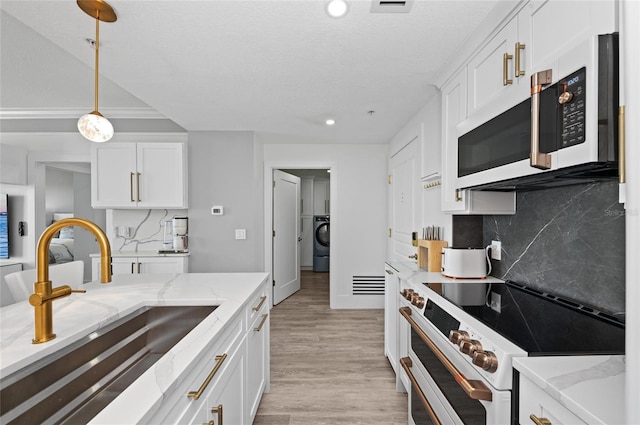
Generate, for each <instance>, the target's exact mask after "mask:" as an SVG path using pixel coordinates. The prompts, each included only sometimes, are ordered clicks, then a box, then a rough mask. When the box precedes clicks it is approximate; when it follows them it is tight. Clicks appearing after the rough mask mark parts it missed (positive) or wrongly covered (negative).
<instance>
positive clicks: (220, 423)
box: [211, 404, 222, 425]
mask: <svg viewBox="0 0 640 425" xmlns="http://www.w3.org/2000/svg"><path fill="white" fill-rule="evenodd" d="M211 413H217V414H218V425H222V404H218V407H212V408H211ZM211 422H213V421H211ZM214 425H215V424H214Z"/></svg>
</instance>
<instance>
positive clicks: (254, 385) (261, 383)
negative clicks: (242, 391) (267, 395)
mask: <svg viewBox="0 0 640 425" xmlns="http://www.w3.org/2000/svg"><path fill="white" fill-rule="evenodd" d="M249 306H250V308H247V381H246V382H247V385H246V400H247V409H246V417H247V418H248V419H249V420H248V421H247V423H253V420H254V418H255V415H256V413H257V412H258V406H259V405H260V399H261V397H262V393H264V392H265V390H266V388H267V386H268V383H269V376H268V375H267V371H268V370H269V362H270V355H269V353H270V350H269V341H270V334H269V332H270V326H269V308H270V301H269V297H268V294H267V292H266V290H265V291H264V292H262V293H260V294H258V296H256V297H255V298H254V300H253V301H251V302H250V303H249Z"/></svg>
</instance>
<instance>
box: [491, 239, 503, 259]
mask: <svg viewBox="0 0 640 425" xmlns="http://www.w3.org/2000/svg"><path fill="white" fill-rule="evenodd" d="M491 259H492V260H497V261H500V260H501V259H502V242H500V241H491Z"/></svg>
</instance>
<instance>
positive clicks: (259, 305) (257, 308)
mask: <svg viewBox="0 0 640 425" xmlns="http://www.w3.org/2000/svg"><path fill="white" fill-rule="evenodd" d="M266 299H267V296H266V295H263V296H261V297H260V304H258V305H257V306H256V307H253V311H258V310H260V309H261V308H262V304H264V302H265V300H266Z"/></svg>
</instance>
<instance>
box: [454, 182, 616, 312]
mask: <svg viewBox="0 0 640 425" xmlns="http://www.w3.org/2000/svg"><path fill="white" fill-rule="evenodd" d="M516 202H517V212H516V214H515V215H495V216H493V215H492V216H484V217H483V219H482V242H483V245H484V246H487V245H489V244H490V243H491V240H499V241H501V242H502V260H501V261H492V265H493V271H492V273H491V274H492V275H493V276H496V277H499V278H501V279H504V280H512V281H515V282H518V283H520V284H523V285H526V286H529V287H531V288H534V289H538V290H541V291H544V292H548V293H551V294H554V295H558V296H560V297H563V298H569V299H573V300H575V301H577V302H580V303H584V304H585V305H588V306H591V307H594V308H596V309H598V310H602V311H604V312H607V313H610V314H614V315H616V316H624V309H625V304H624V302H625V258H624V256H625V246H624V245H625V219H624V208H623V207H622V205H621V204H619V203H618V186H617V183H615V182H604V183H590V184H584V185H576V186H568V187H561V188H553V189H546V190H539V191H532V192H520V193H518V194H517V197H516ZM464 223H465V224H470V223H466V222H464ZM476 223H477V222H476ZM459 224H463V223H459ZM457 227H458V226H456V221H455V220H454V232H455V231H456V228H457ZM461 227H462V228H464V227H465V226H461ZM467 227H468V226H467ZM467 233H468V229H467Z"/></svg>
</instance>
